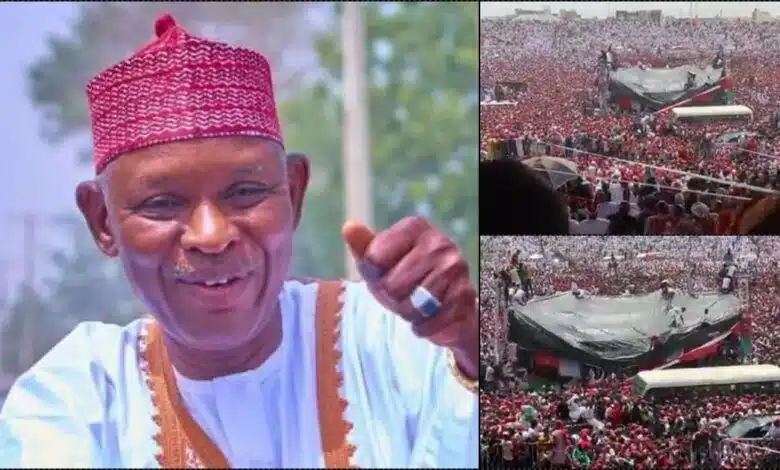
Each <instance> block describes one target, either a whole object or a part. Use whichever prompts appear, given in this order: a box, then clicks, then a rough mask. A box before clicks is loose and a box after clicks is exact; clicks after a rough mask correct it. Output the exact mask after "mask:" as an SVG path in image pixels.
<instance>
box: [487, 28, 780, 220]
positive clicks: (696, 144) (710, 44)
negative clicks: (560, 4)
mask: <svg viewBox="0 0 780 470" xmlns="http://www.w3.org/2000/svg"><path fill="white" fill-rule="evenodd" d="M480 34H481V47H480V58H481V60H480V83H481V85H483V86H490V85H492V84H495V83H500V82H502V83H503V82H513V83H519V84H522V87H519V90H517V91H516V92H515V93H513V94H512V101H511V103H509V104H500V105H488V104H484V105H481V106H480V127H481V129H480V136H481V142H480V151H481V154H480V155H481V156H480V158H481V159H490V158H494V156H495V152H496V143H497V142H500V141H506V140H514V141H516V142H518V147H519V148H520V149H523V152H522V153H523V155H524V156H540V155H550V156H561V157H564V158H566V159H569V160H572V161H573V162H575V163H576V166H577V173H578V174H579V176H580V177H579V178H577V179H575V180H572V181H570V182H568V183H567V184H566V185H564V186H563V187H561V188H559V191H560V192H561V193H562V194H563V195H565V198H566V202H567V204H568V205H569V208H570V215H571V218H572V229H571V233H573V234H585V235H591V234H595V235H603V234H615V235H643V234H646V235H664V234H665V235H670V234H680V235H687V234H713V235H714V234H723V233H726V229H727V227H729V226H730V222H731V221H732V219H733V218H734V217H735V212H736V211H738V209H739V207H740V206H741V205H742V204H744V203H745V202H746V201H748V200H749V199H751V198H753V197H754V196H756V195H758V194H766V192H764V193H761V192H760V191H759V190H758V189H756V188H761V189H763V190H764V191H769V190H776V189H778V188H780V178H778V166H777V157H776V156H775V155H777V152H778V150H779V149H780V134H779V133H778V132H777V129H776V127H777V125H776V124H777V119H778V109H779V108H778V106H779V105H780V83H778V81H777V80H776V77H777V75H778V73H780V55H778V53H777V52H778V51H779V50H780V45H779V44H780V41H778V39H780V22H770V23H761V24H757V23H753V22H751V21H749V20H744V19H743V20H738V19H726V18H723V19H671V18H665V19H664V20H663V21H662V22H661V23H660V24H651V23H642V22H636V21H626V20H618V19H580V20H575V21H567V22H548V21H521V20H516V19H513V18H488V19H482V20H481V30H480ZM608 48H609V49H610V50H611V51H613V53H614V57H615V61H616V62H617V63H618V64H619V65H620V66H621V67H629V66H635V65H643V66H647V67H665V66H676V65H682V64H686V65H687V64H692V65H698V66H701V67H706V66H708V65H710V64H711V63H712V61H713V58H714V57H715V56H716V54H717V53H718V51H722V54H723V57H724V59H723V62H724V64H725V70H726V73H727V75H728V77H729V81H730V83H731V87H732V88H731V89H732V92H733V93H732V94H733V97H732V100H733V102H734V103H735V104H743V105H746V106H748V107H750V108H751V109H752V110H753V113H754V118H753V120H752V121H751V122H739V123H737V122H732V123H709V124H703V123H702V124H678V125H676V126H675V128H674V130H673V132H666V131H664V130H663V129H662V128H663V127H664V126H661V125H660V124H661V123H660V122H659V125H658V126H653V127H651V130H650V131H649V132H646V133H642V134H637V132H636V126H635V125H636V123H637V119H638V118H639V117H640V116H639V115H638V114H636V113H632V112H627V113H625V112H616V111H615V110H614V109H613V110H609V111H607V110H604V112H595V113H594V112H590V111H588V109H591V108H592V107H593V106H592V105H593V103H594V101H597V97H598V96H599V85H598V84H597V79H596V77H597V76H598V65H597V64H598V58H599V51H604V50H607V49H608ZM597 104H598V105H599V106H600V103H597ZM645 118H648V116H645ZM658 121H662V120H661V119H658ZM664 122H665V121H664ZM727 131H735V132H741V134H740V135H739V137H735V138H734V139H732V140H730V141H723V142H721V141H719V140H717V139H716V138H717V136H719V135H721V134H722V133H724V132H727ZM740 185H741V186H740ZM751 187H752V189H750V188H751ZM683 192H684V193H683ZM622 202H625V203H627V204H623V205H622V206H623V209H621V203H622ZM621 210H622V212H621ZM626 211H627V212H626ZM623 212H626V213H625V214H624V213H623ZM651 216H654V218H653V219H652V221H648V219H650V218H651ZM615 218H618V219H620V222H617V223H611V224H610V222H611V221H612V220H611V219H615Z"/></svg>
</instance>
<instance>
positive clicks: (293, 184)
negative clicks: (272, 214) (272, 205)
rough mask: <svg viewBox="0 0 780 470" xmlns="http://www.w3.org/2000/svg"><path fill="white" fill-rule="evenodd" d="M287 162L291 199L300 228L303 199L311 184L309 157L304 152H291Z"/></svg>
mask: <svg viewBox="0 0 780 470" xmlns="http://www.w3.org/2000/svg"><path fill="white" fill-rule="evenodd" d="M286 164H287V181H288V184H289V185H290V199H291V202H292V206H293V210H294V211H295V228H298V224H299V223H300V221H301V215H302V214H303V199H304V196H305V195H306V188H307V187H308V186H309V171H310V168H309V157H307V156H306V155H304V154H302V153H289V154H287V160H286Z"/></svg>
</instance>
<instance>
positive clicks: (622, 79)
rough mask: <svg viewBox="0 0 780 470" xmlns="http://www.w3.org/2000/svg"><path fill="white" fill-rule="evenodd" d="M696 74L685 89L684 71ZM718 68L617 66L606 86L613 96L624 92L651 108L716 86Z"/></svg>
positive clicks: (718, 79)
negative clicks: (691, 82) (689, 85)
mask: <svg viewBox="0 0 780 470" xmlns="http://www.w3.org/2000/svg"><path fill="white" fill-rule="evenodd" d="M689 72H692V73H694V74H696V78H695V80H694V85H693V87H691V88H689V89H686V88H685V85H686V83H688V73H689ZM721 73H722V69H715V68H712V67H706V68H701V67H696V66H692V65H683V66H680V67H675V68H669V69H640V68H639V67H630V68H623V69H618V70H617V71H615V72H612V73H611V74H610V76H609V89H610V93H611V96H612V98H613V99H616V98H618V97H620V96H626V97H629V98H631V99H632V100H635V101H639V102H641V103H643V104H645V106H646V107H648V108H651V109H656V110H657V109H660V108H662V107H665V106H669V105H671V104H674V103H676V102H678V101H680V100H683V99H686V98H690V97H692V96H694V95H697V94H699V93H702V92H704V91H706V90H709V89H711V88H713V87H714V86H716V85H717V84H718V82H719V81H720V79H721Z"/></svg>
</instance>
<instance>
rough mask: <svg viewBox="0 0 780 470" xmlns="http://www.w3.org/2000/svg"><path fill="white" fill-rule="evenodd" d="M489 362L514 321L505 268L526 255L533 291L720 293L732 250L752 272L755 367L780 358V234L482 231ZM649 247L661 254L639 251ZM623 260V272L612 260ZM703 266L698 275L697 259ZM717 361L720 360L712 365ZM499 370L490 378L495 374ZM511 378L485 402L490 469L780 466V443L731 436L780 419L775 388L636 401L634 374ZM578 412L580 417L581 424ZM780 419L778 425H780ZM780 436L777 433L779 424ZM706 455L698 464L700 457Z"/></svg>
mask: <svg viewBox="0 0 780 470" xmlns="http://www.w3.org/2000/svg"><path fill="white" fill-rule="evenodd" d="M480 249H481V260H482V265H481V269H480V273H481V274H480V275H481V279H480V281H481V282H480V286H481V287H480V307H481V325H482V328H481V338H480V341H481V345H482V350H481V359H482V362H483V364H484V365H485V366H486V367H487V366H489V367H490V368H492V369H495V370H496V371H498V370H501V369H502V368H503V365H504V364H502V361H504V360H506V357H505V351H506V348H507V345H506V342H507V317H506V312H505V311H503V310H504V309H503V308H500V307H499V304H500V303H501V300H500V299H501V295H500V292H499V291H500V288H499V280H498V278H497V276H496V273H498V272H500V271H501V270H503V269H505V267H506V265H507V263H509V262H510V258H511V257H512V256H513V255H514V254H516V253H517V254H518V256H519V259H520V260H521V261H522V262H523V264H524V266H525V267H526V270H527V272H528V277H529V278H530V279H532V280H533V292H534V295H535V296H544V295H547V294H552V293H554V292H562V291H567V290H570V289H571V288H572V282H574V283H576V285H577V287H578V288H580V289H585V290H587V291H588V292H592V293H594V294H603V295H618V294H620V293H622V292H624V291H625V290H627V289H630V290H631V291H632V292H636V293H643V292H650V291H653V290H656V289H657V288H658V285H659V284H660V283H661V281H663V280H669V281H671V283H672V284H673V285H675V286H678V288H681V289H688V288H690V289H693V290H695V291H698V292H701V291H708V290H715V289H717V288H718V287H719V285H718V284H719V281H718V271H719V270H720V269H721V267H722V265H723V258H724V254H725V253H727V252H729V251H730V252H731V254H732V256H733V259H734V262H735V263H736V265H737V266H738V267H739V270H740V272H742V273H748V274H747V278H748V279H749V280H746V282H744V283H740V284H739V285H738V287H737V289H736V290H735V294H736V295H737V296H738V298H739V299H740V301H741V303H740V305H741V309H742V313H743V315H745V316H747V318H749V319H750V322H749V325H750V330H752V331H751V335H752V342H753V350H752V357H751V358H749V359H748V360H749V361H750V362H753V363H770V364H778V363H780V338H778V328H777V326H778V314H779V313H780V311H779V310H778V305H780V294H779V292H780V291H779V290H778V286H779V283H778V275H779V274H780V256H778V255H777V253H778V252H780V238H766V237H676V236H672V237H530V236H529V237H483V238H482V239H481V242H480ZM649 252H652V253H654V254H655V255H654V256H652V257H648V256H641V257H640V256H637V255H639V254H642V253H649ZM612 255H618V257H619V258H620V260H619V261H618V268H617V269H618V270H617V272H618V273H619V275H618V276H615V275H614V274H613V269H614V268H613V267H612V266H611V265H610V261H607V260H606V259H609V258H610V257H611V256H612ZM694 264H695V265H696V269H695V271H694V272H695V275H694V276H693V277H691V273H692V269H691V267H692V265H694ZM715 365H720V364H715ZM491 375H493V374H491ZM496 375H504V376H503V377H501V378H500V379H497V380H499V381H500V382H501V383H499V384H498V385H497V386H496V387H491V391H489V392H487V391H486V392H483V393H482V395H481V398H480V406H481V430H482V446H483V447H482V452H483V454H482V455H483V459H484V464H485V465H488V466H504V467H507V466H509V467H518V468H530V467H545V466H559V467H562V466H581V467H587V468H594V469H598V468H636V469H650V468H694V467H703V466H704V467H713V466H719V467H721V468H746V467H756V468H757V467H759V466H762V465H769V464H774V463H773V462H774V461H773V460H769V459H772V458H774V455H776V454H775V452H776V451H775V450H773V449H775V448H777V445H776V444H777V442H775V441H774V440H772V439H770V442H766V441H759V442H744V441H736V440H731V439H728V438H726V437H725V436H723V434H722V431H721V430H722V429H723V427H724V426H726V425H727V424H729V423H733V422H735V421H737V420H738V419H740V418H742V417H745V416H749V415H775V414H776V415H780V397H778V396H774V395H769V394H759V393H756V394H747V395H746V394H743V395H738V394H721V395H717V396H710V395H708V396H697V395H696V394H695V393H694V394H688V395H685V396H680V397H677V398H676V399H672V400H666V401H664V402H663V403H652V402H650V401H648V400H644V399H640V398H637V397H635V396H632V394H631V391H630V382H629V381H627V380H626V379H627V377H621V376H614V375H613V376H608V377H605V378H603V379H601V380H594V379H593V378H592V377H590V378H588V379H583V380H577V381H572V382H568V383H566V384H560V385H559V384H551V386H550V387H548V388H544V389H541V390H535V391H533V392H532V391H530V390H528V384H527V381H528V380H529V379H528V377H526V378H525V379H524V380H523V379H520V378H518V377H511V376H507V375H508V374H496ZM574 418H576V419H574ZM778 424H779V425H780V423H778ZM777 435H778V436H780V428H778V432H777ZM697 460H698V462H697Z"/></svg>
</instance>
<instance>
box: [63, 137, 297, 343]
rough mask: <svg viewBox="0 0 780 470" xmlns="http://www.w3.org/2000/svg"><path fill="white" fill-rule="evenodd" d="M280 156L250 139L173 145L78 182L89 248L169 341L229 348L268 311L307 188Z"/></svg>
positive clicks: (124, 159) (254, 330)
mask: <svg viewBox="0 0 780 470" xmlns="http://www.w3.org/2000/svg"><path fill="white" fill-rule="evenodd" d="M283 155H284V154H283V153H282V150H281V148H280V147H279V146H278V145H277V144H275V143H273V142H269V141H266V140H263V139H259V138H253V137H226V138H209V139H196V140H189V141H183V142H175V143H169V144H163V145H156V146H152V147H148V148H145V149H141V150H137V151H134V152H132V153H129V154H126V155H123V156H121V157H120V158H118V159H117V160H116V161H114V162H113V163H112V164H111V165H109V167H108V168H107V169H106V170H105V171H104V172H103V174H101V175H100V177H99V178H98V181H97V182H86V183H82V184H81V185H79V188H78V190H77V201H78V204H79V207H80V209H81V210H82V212H83V214H84V216H85V218H86V220H87V222H88V224H89V226H90V229H91V231H92V233H93V236H94V237H95V240H96V242H97V244H98V246H99V248H100V249H101V251H103V252H104V253H105V254H107V255H109V256H118V257H119V258H120V260H121V262H122V265H123V267H124V270H125V272H126V274H127V276H128V278H129V280H130V282H131V283H132V285H133V287H134V289H135V292H136V294H137V295H139V296H140V297H141V298H142V299H143V301H144V302H145V304H146V305H147V307H148V308H150V309H151V310H152V312H153V313H154V315H155V317H157V319H158V320H159V321H160V322H161V323H162V325H163V327H164V328H165V330H166V332H167V333H168V334H169V335H170V336H171V337H172V338H173V339H174V340H176V341H177V342H180V343H182V344H187V345H190V346H192V347H196V348H198V349H203V350H221V349H229V348H232V347H236V346H238V345H241V344H243V343H245V342H246V341H248V340H249V339H251V338H252V337H254V336H255V335H257V333H258V332H259V330H260V329H261V328H262V326H263V325H264V324H265V320H266V319H267V318H266V317H267V316H268V315H270V314H271V313H272V312H273V311H274V309H275V303H276V302H277V298H278V295H279V291H280V289H281V286H282V283H283V282H284V279H285V277H286V274H287V270H288V267H289V264H290V258H291V250H292V235H293V232H294V230H295V227H296V226H297V223H298V220H299V217H300V213H301V206H302V202H303V195H304V192H305V189H306V184H307V182H308V163H307V162H306V161H305V159H304V158H296V159H292V160H290V161H286V160H285V158H284V156H283Z"/></svg>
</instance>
